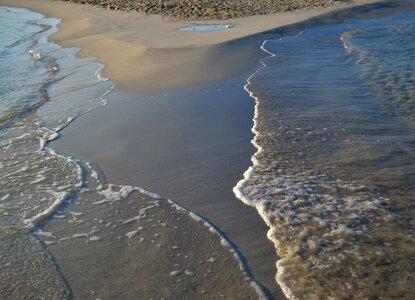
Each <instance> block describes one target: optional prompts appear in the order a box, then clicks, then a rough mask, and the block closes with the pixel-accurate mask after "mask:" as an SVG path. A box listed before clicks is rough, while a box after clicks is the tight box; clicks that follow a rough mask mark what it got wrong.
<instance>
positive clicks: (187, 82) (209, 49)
mask: <svg viewBox="0 0 415 300" xmlns="http://www.w3.org/2000/svg"><path fill="white" fill-rule="evenodd" d="M2 2H4V1H2ZM6 2H7V1H6ZM20 2H27V1H19V3H20ZM372 2H378V1H372ZM0 3H1V2H0ZM13 6H16V5H13ZM64 22H65V21H64ZM271 31H272V30H271ZM96 38H97V39H99V38H101V36H99V37H96ZM244 38H246V37H240V39H244ZM80 39H81V40H82V39H83V38H80ZM97 39H91V40H89V41H88V42H90V43H93V42H96V41H97ZM104 39H105V38H104ZM249 39H250V37H248V40H249ZM257 39H258V37H255V38H253V40H257ZM76 41H78V39H75V40H70V43H72V42H74V43H75V42H76ZM57 42H58V43H59V44H61V43H65V41H64V40H61V41H58V40H57ZM81 42H82V41H81ZM112 42H115V43H118V44H119V45H118V47H120V48H123V47H124V46H125V47H126V48H130V47H134V48H136V45H134V46H132V45H131V44H130V43H127V44H123V42H122V41H120V40H117V39H114V40H111V39H109V40H106V41H105V43H109V44H111V43H112ZM105 43H104V44H105ZM227 43H232V40H230V41H225V42H219V43H218V44H214V45H204V46H203V47H205V48H204V50H206V52H204V51H201V52H198V51H199V50H200V49H197V50H194V48H192V47H190V48H189V51H190V52H186V53H194V51H196V52H197V53H198V54H197V55H196V56H198V55H200V56H199V57H198V59H201V60H206V61H208V60H209V59H212V57H213V56H217V52H220V50H218V49H223V48H224V47H225V48H226V47H228V46H229V45H227ZM247 45H248V46H246V48H248V49H251V50H252V51H253V48H255V47H253V45H254V42H253V41H252V40H251V41H249V42H248V43H247ZM229 49H233V48H232V46H230V47H229ZM141 50H143V49H139V50H137V49H135V51H132V52H133V53H132V55H133V57H136V56H137V55H138V56H143V57H140V59H145V58H144V56H145V55H144V53H146V51H147V50H146V51H144V52H141ZM257 50H258V52H260V51H259V49H257ZM91 51H92V50H91ZM163 51H167V52H169V53H164V54H166V56H163V55H164V54H163V53H161V52H163ZM163 51H160V52H158V49H157V48H156V50H154V52H155V53H154V57H155V58H157V59H160V58H162V57H164V58H166V60H167V57H168V58H170V57H174V56H175V55H178V51H180V50H177V49H169V48H167V49H165V48H163ZM230 52H233V51H230ZM81 53H82V55H81V56H95V55H92V54H86V53H84V52H82V51H81ZM87 53H89V52H87ZM91 53H92V52H91ZM212 53H214V55H212ZM247 53H251V52H249V50H247ZM261 54H263V53H261ZM261 54H257V56H258V57H260V55H261ZM100 59H101V60H100V62H102V63H104V64H105V62H104V61H105V60H106V59H111V58H110V57H106V58H102V57H101V58H100ZM129 59H131V57H130V58H129ZM238 59H239V60H240V59H241V57H239V58H238ZM258 61H259V60H257V61H256V64H258ZM187 63H189V62H187ZM192 63H193V62H192ZM192 63H189V64H192ZM178 64H179V65H180V64H181V62H180V63H178ZM229 64H231V65H232V64H233V65H234V64H237V62H235V61H231V62H230V63H229ZM250 64H251V61H249V63H247V64H246V65H244V66H243V68H240V69H238V70H239V71H238V72H241V70H242V69H243V70H246V68H248V65H250ZM166 65H168V64H166ZM252 66H253V65H251V67H252ZM173 69H174V67H173ZM231 71H232V72H231V73H227V74H226V76H224V77H223V78H222V77H220V76H219V77H214V78H215V79H211V78H203V79H202V80H200V81H198V80H193V78H190V79H189V78H186V79H184V80H181V81H180V82H174V83H169V84H171V85H166V86H163V84H161V88H157V86H156V85H157V84H158V83H157V82H156V83H154V82H153V83H152V84H154V86H152V84H150V83H149V84H144V85H139V87H138V88H137V86H134V87H132V88H130V87H128V84H127V85H123V84H122V83H121V85H120V87H121V90H124V89H126V90H133V91H135V90H136V88H137V89H139V90H142V91H153V90H159V89H167V90H171V89H179V88H185V87H189V86H195V85H202V84H206V83H210V82H212V81H218V80H224V79H226V78H229V77H232V76H234V75H235V74H236V73H237V71H236V70H235V69H232V70H231ZM111 72H112V70H108V73H106V72H105V70H104V74H105V76H106V77H109V78H112V77H111V74H110V73H111ZM149 72H150V73H151V72H153V73H154V74H157V72H161V71H160V70H156V69H152V70H151V71H149ZM195 72H197V70H195ZM233 72H234V73H233ZM238 74H239V73H238ZM143 76H144V75H143ZM169 76H172V75H171V74H168V75H166V77H169ZM215 76H216V75H215ZM87 118H88V117H87ZM81 128H82V126H81ZM78 130H79V127H78ZM75 131H76V130H75ZM70 135H71V134H70V133H69V134H67V137H68V136H69V137H70ZM67 137H65V138H67ZM65 138H64V139H65ZM155 191H156V192H157V190H155ZM175 199H176V200H179V201H180V199H177V198H175Z"/></svg>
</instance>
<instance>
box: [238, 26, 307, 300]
mask: <svg viewBox="0 0 415 300" xmlns="http://www.w3.org/2000/svg"><path fill="white" fill-rule="evenodd" d="M301 34H303V32H300V33H299V34H297V35H296V36H295V37H297V36H300V35H301ZM285 38H292V36H289V37H283V38H280V39H279V40H282V39H285ZM269 41H270V40H265V41H264V42H263V43H262V45H261V47H260V48H261V50H262V51H264V52H265V53H267V54H268V56H267V57H265V58H262V59H260V60H259V62H260V63H261V65H262V66H260V67H259V68H258V69H257V70H256V71H255V72H254V73H253V74H252V75H250V76H249V77H248V79H247V83H246V84H245V86H244V89H245V91H246V92H247V93H248V94H249V96H250V97H251V98H253V99H254V101H255V107H254V117H253V119H252V121H253V124H254V125H253V127H252V129H251V131H252V133H253V134H254V138H253V139H252V140H251V143H252V145H254V147H255V148H256V149H257V151H256V152H255V153H254V155H252V157H251V161H252V166H250V167H249V168H248V170H246V171H245V172H244V173H243V179H241V180H240V181H239V182H238V183H237V184H236V186H235V187H234V188H233V192H234V194H235V196H236V197H237V198H238V199H240V200H241V201H242V202H243V203H245V204H247V205H250V206H253V207H255V208H256V209H257V211H258V213H259V215H260V216H261V218H262V219H263V220H264V221H265V223H266V225H267V226H268V227H269V230H268V234H267V237H268V239H269V240H270V241H272V242H273V244H274V247H275V248H276V249H277V245H278V242H277V240H276V239H275V238H273V237H272V234H271V232H272V228H273V226H272V224H271V222H270V220H269V216H268V215H267V213H266V212H265V209H264V208H263V207H262V206H261V205H259V203H256V202H255V201H253V200H252V199H250V198H249V197H248V195H246V194H245V193H244V192H243V187H244V186H245V185H246V184H247V183H248V180H249V179H250V178H251V177H252V175H253V174H254V173H255V166H256V165H258V164H259V162H258V160H257V158H256V157H257V156H258V155H259V154H260V153H261V152H263V148H262V147H261V146H260V145H259V144H258V142H257V141H258V136H259V131H258V129H257V126H258V121H257V120H258V105H259V99H258V97H256V96H255V95H254V93H253V92H252V91H250V90H249V85H250V84H251V79H252V78H253V77H254V76H255V75H256V74H258V73H259V72H260V71H261V70H262V69H264V68H265V67H267V65H266V64H265V62H264V60H266V59H270V58H273V57H275V56H276V54H275V53H273V52H271V51H269V50H268V49H266V44H267V43H268V42H269ZM282 262H283V259H280V260H278V261H277V262H276V265H277V274H276V276H275V280H276V282H277V283H278V285H279V286H280V287H281V289H282V291H283V293H284V294H285V296H286V297H287V298H288V299H290V300H295V299H298V298H297V297H296V296H295V295H294V294H293V292H292V291H291V289H290V288H289V287H288V286H287V285H285V284H284V282H283V281H282V278H283V274H284V268H282V267H281V266H280V267H279V265H281V263H282Z"/></svg>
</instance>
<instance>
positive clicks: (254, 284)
mask: <svg viewBox="0 0 415 300" xmlns="http://www.w3.org/2000/svg"><path fill="white" fill-rule="evenodd" d="M167 201H168V202H169V203H170V205H171V206H172V207H174V208H175V209H176V210H177V211H179V212H187V213H188V215H189V216H190V217H191V218H192V219H194V220H195V221H197V222H200V223H202V224H203V225H204V226H206V227H207V228H208V229H209V231H210V232H212V233H214V234H215V235H216V236H217V237H219V239H220V242H221V244H222V245H223V246H225V247H226V248H227V249H228V250H229V251H230V252H231V253H232V254H233V256H234V258H235V259H236V260H237V261H238V263H239V268H240V269H241V271H242V272H244V274H245V277H246V280H248V281H249V282H250V284H251V286H252V287H253V288H254V289H255V291H256V293H257V294H258V297H259V298H260V299H268V297H267V296H266V294H265V291H264V290H263V289H262V287H261V286H260V285H259V283H258V282H257V281H256V280H255V279H254V278H252V277H251V276H249V275H248V269H247V267H246V266H245V264H244V263H243V260H242V257H241V255H240V254H239V253H238V252H237V251H236V249H235V248H234V247H233V246H232V245H231V243H230V242H229V241H228V239H227V238H226V237H225V236H224V235H223V234H222V233H221V232H220V231H218V230H217V229H216V227H215V226H213V225H212V224H211V223H210V222H209V221H208V220H206V219H204V218H203V217H202V216H199V215H198V214H196V213H194V212H192V211H190V210H188V209H187V208H184V207H183V206H181V205H179V204H178V203H177V202H175V201H173V200H171V199H167Z"/></svg>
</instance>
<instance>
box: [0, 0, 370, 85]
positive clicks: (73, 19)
mask: <svg viewBox="0 0 415 300" xmlns="http://www.w3.org/2000/svg"><path fill="white" fill-rule="evenodd" d="M370 2H376V1H375V0H359V1H356V2H355V4H361V3H370ZM0 4H3V5H11V6H22V7H26V8H30V9H32V10H35V11H39V12H42V13H44V14H46V15H47V16H51V17H55V18H61V19H63V22H62V24H61V25H60V26H59V29H60V30H59V32H57V33H56V34H55V35H53V36H52V38H51V40H53V41H55V42H58V43H59V44H60V45H62V46H64V47H80V48H81V49H82V50H81V52H79V55H80V56H84V57H85V56H89V57H90V56H94V57H98V60H99V62H101V63H102V64H104V65H105V68H104V74H105V75H106V76H108V77H109V78H111V79H112V80H114V81H115V82H117V84H118V86H119V87H120V88H122V89H126V90H135V91H138V90H140V91H143V90H160V89H166V88H176V87H185V86H191V85H195V84H201V83H206V82H211V81H216V80H222V79H225V78H229V77H232V76H234V75H236V74H240V73H242V72H243V71H244V70H246V69H247V67H251V66H252V65H253V64H255V63H256V62H257V61H258V55H259V54H258V52H259V51H257V50H256V49H255V52H253V51H252V47H250V48H249V49H244V48H243V47H241V49H238V51H234V49H232V48H229V49H223V48H221V49H220V55H217V54H218V53H217V51H215V50H216V48H217V47H218V46H219V45H220V44H222V43H225V42H229V41H232V40H236V39H239V38H242V37H247V36H250V35H254V34H256V33H259V32H264V31H268V30H271V29H273V28H277V27H281V26H284V25H288V24H293V23H297V22H301V21H303V20H306V19H309V18H311V17H314V16H318V15H321V14H323V13H327V12H330V11H333V10H336V9H338V8H339V7H338V6H334V7H331V8H313V9H308V10H299V11H294V12H287V13H279V14H272V15H264V16H254V17H245V18H239V19H231V20H227V21H226V23H231V24H232V25H233V27H232V28H231V29H229V30H221V31H210V32H196V33H195V32H183V31H179V30H177V29H178V28H179V27H182V26H187V25H193V24H195V22H191V21H175V20H168V19H163V18H162V17H158V16H146V15H144V14H140V13H137V12H119V11H111V10H106V9H103V8H98V7H92V6H88V5H80V4H73V3H68V2H60V1H51V0H36V1H35V0H1V1H0ZM341 7H344V6H343V5H342V6H341ZM197 23H198V24H205V23H211V22H210V21H209V22H208V21H203V22H202V21H200V22H197ZM219 23H221V22H219ZM222 23H223V21H222Z"/></svg>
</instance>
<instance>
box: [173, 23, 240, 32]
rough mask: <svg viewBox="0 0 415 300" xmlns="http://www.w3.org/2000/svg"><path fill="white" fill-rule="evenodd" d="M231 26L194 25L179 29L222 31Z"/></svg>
mask: <svg viewBox="0 0 415 300" xmlns="http://www.w3.org/2000/svg"><path fill="white" fill-rule="evenodd" d="M231 27H232V26H231V25H230V24H210V25H194V26H188V27H181V28H179V29H180V30H181V31H212V30H224V29H229V28H231Z"/></svg>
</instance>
